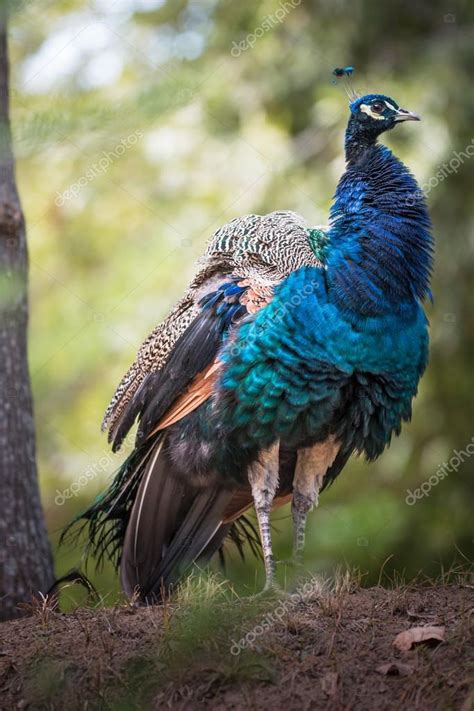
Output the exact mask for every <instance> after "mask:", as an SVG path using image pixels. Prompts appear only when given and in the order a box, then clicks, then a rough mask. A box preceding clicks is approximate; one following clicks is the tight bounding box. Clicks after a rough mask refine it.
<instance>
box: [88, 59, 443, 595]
mask: <svg viewBox="0 0 474 711" xmlns="http://www.w3.org/2000/svg"><path fill="white" fill-rule="evenodd" d="M351 71H352V70H351V69H350V68H347V69H344V70H339V69H338V70H335V73H336V75H337V76H345V77H347V76H349V75H350V73H351ZM347 91H348V94H349V120H348V124H347V129H346V133H345V158H346V169H345V172H344V173H343V175H342V177H341V178H340V180H339V183H338V185H337V189H336V192H335V196H334V200H333V204H332V207H331V210H330V215H329V222H328V226H327V227H325V228H321V227H317V228H309V227H308V225H307V223H306V222H305V220H304V219H303V218H302V217H301V216H299V215H297V214H295V213H294V212H291V211H279V212H272V213H270V214H268V215H263V216H261V215H253V214H252V215H246V216H245V217H240V218H236V219H234V220H232V221H231V222H229V223H228V224H226V225H224V226H223V227H222V228H220V229H219V230H217V232H216V233H215V234H214V235H213V237H212V238H211V240H210V242H209V245H208V247H207V250H206V252H205V254H204V256H203V257H202V259H201V261H200V263H199V266H198V270H197V273H196V276H195V277H194V279H193V281H192V283H191V284H190V286H189V288H188V289H187V291H186V292H185V294H184V296H183V298H182V299H181V300H180V301H179V302H178V304H177V305H176V307H175V308H174V309H173V310H172V312H171V313H170V315H169V316H168V317H167V318H166V319H165V321H164V322H163V323H161V324H160V325H159V326H157V328H155V330H154V331H153V332H152V333H151V334H150V336H149V337H148V338H147V340H146V341H145V342H144V344H143V345H142V347H141V348H140V350H139V352H138V355H137V358H136V360H135V362H134V363H133V364H132V366H131V367H130V369H129V370H128V372H127V374H126V375H125V376H124V378H123V380H122V381H121V383H120V384H119V386H118V389H117V391H116V393H115V395H114V397H113V399H112V401H111V403H110V405H109V407H108V409H107V411H106V413H105V417H104V421H103V428H104V429H108V436H109V441H110V442H111V443H112V448H113V450H114V451H116V450H118V449H119V448H120V446H121V444H122V443H123V441H124V438H125V437H126V435H127V434H128V432H129V431H130V429H131V427H132V426H133V424H134V423H135V422H136V421H138V430H137V434H136V439H135V446H134V449H133V451H132V453H131V454H130V455H129V456H128V457H127V459H126V460H125V461H124V463H123V465H122V466H121V467H120V469H119V471H118V473H117V475H116V477H115V479H114V480H113V482H112V484H111V486H110V488H109V489H108V490H107V491H106V492H105V493H104V494H103V495H102V496H100V497H99V498H98V499H97V500H96V501H95V502H94V503H93V504H92V505H91V507H90V508H89V509H88V510H87V511H85V512H84V513H83V514H82V515H81V517H80V518H81V520H82V523H83V526H85V527H86V528H87V529H88V541H89V547H90V551H91V552H92V553H93V554H94V555H96V556H97V557H98V558H99V559H100V558H101V557H103V556H108V557H109V558H110V559H111V560H113V562H114V563H115V564H116V566H117V567H118V568H119V570H120V580H121V585H122V588H123V590H124V592H125V593H126V594H127V595H128V596H134V599H137V600H138V601H139V602H142V603H146V604H148V603H153V602H157V601H159V600H160V599H162V598H163V596H164V595H166V594H167V593H168V591H170V590H171V589H173V587H174V586H176V584H177V583H178V581H179V580H180V579H181V577H182V575H183V574H184V573H185V571H186V570H187V569H188V568H189V567H190V566H191V565H192V564H193V563H194V562H204V561H207V560H209V559H210V558H211V557H212V556H213V555H214V554H216V553H217V552H220V551H221V550H222V546H223V543H224V541H225V539H226V538H228V537H230V538H232V539H233V540H234V541H235V542H236V543H237V545H239V546H240V548H242V545H243V541H244V540H245V538H247V539H248V540H249V541H250V543H251V544H252V545H254V546H255V542H256V533H258V534H259V541H260V543H261V551H262V555H263V561H264V566H265V576H266V582H265V589H271V588H273V587H274V586H275V585H276V583H275V559H274V556H273V552H272V540H271V529H270V513H271V511H272V509H275V508H276V507H278V506H281V505H283V504H285V503H287V502H289V501H291V512H292V520H293V530H294V534H293V556H294V558H295V560H296V561H301V559H302V555H303V551H304V542H305V529H306V520H307V515H308V512H309V511H310V510H311V509H312V508H313V507H314V506H315V505H316V504H317V503H318V497H319V494H320V492H322V491H323V490H324V489H325V488H326V487H327V486H328V485H329V484H330V483H331V482H333V481H334V479H335V478H336V477H337V476H338V474H339V473H340V472H341V471H342V469H343V468H344V466H345V465H346V463H347V461H348V460H349V458H350V457H351V455H356V454H360V455H364V456H365V457H366V458H367V460H369V461H373V460H375V459H376V458H377V457H378V456H379V455H380V454H381V453H382V452H383V450H384V449H385V448H386V447H387V446H388V445H389V443H390V441H391V438H392V436H393V435H398V434H399V433H400V431H401V426H402V423H403V422H406V421H408V420H409V419H410V417H411V412H412V401H413V399H414V397H415V396H416V394H417V388H418V383H419V380H420V378H421V376H422V374H423V372H424V370H425V368H426V365H427V361H428V341H429V337H428V321H427V318H426V315H425V312H424V308H423V304H424V302H425V301H426V299H427V298H430V296H431V292H430V275H431V269H432V259H433V239H432V236H431V224H430V219H429V215H428V211H427V206H426V203H425V200H424V197H423V195H422V193H421V191H420V190H419V187H418V184H417V182H416V180H415V178H414V177H413V175H412V174H411V173H410V171H409V170H408V168H407V167H406V166H405V165H404V164H403V163H402V162H401V161H400V160H399V159H398V158H397V157H396V156H394V155H393V153H392V152H391V151H390V150H389V149H388V148H387V147H386V146H385V145H383V144H381V143H379V142H378V138H379V137H380V136H381V135H382V134H383V133H384V132H385V131H388V130H391V129H393V128H394V127H395V126H396V125H397V124H398V123H401V122H405V121H418V120H419V116H417V115H416V114H415V113H412V112H410V111H407V110H405V109H402V108H400V107H399V105H398V103H397V102H396V101H395V100H394V99H392V98H390V97H389V96H385V95H383V94H376V93H374V94H367V95H365V96H359V95H358V94H357V93H356V92H355V90H354V89H353V88H352V87H351V86H350V87H349V88H348V90H347ZM252 506H254V507H255V511H256V517H257V523H258V532H257V529H255V528H253V526H252V524H251V523H250V522H249V520H248V519H247V518H246V516H245V514H246V512H247V511H248V510H249V509H250V508H251V507H252Z"/></svg>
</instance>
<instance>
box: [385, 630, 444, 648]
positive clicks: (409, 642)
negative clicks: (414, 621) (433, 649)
mask: <svg viewBox="0 0 474 711" xmlns="http://www.w3.org/2000/svg"><path fill="white" fill-rule="evenodd" d="M444 637H445V628H444V627H433V626H427V627H411V628H410V629H409V630H405V632H400V634H397V636H396V637H395V639H394V640H393V644H394V646H395V647H396V648H397V649H399V650H400V651H401V652H408V650H409V649H411V648H412V647H413V645H415V644H420V643H421V642H427V643H433V642H435V643H439V642H444Z"/></svg>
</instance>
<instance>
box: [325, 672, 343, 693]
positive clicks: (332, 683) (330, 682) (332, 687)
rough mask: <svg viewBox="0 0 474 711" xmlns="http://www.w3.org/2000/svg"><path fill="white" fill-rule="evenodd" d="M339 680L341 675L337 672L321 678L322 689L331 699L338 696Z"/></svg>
mask: <svg viewBox="0 0 474 711" xmlns="http://www.w3.org/2000/svg"><path fill="white" fill-rule="evenodd" d="M338 680H339V674H338V673H337V672H327V674H325V675H324V676H323V677H321V689H322V690H323V691H324V693H325V694H327V695H328V696H330V697H331V698H333V697H334V696H336V694H337V682H338Z"/></svg>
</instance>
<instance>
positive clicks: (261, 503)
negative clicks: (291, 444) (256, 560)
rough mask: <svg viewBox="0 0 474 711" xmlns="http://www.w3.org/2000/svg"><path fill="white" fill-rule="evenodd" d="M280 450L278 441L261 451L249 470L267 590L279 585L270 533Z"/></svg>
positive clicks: (265, 588)
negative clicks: (276, 578)
mask: <svg viewBox="0 0 474 711" xmlns="http://www.w3.org/2000/svg"><path fill="white" fill-rule="evenodd" d="M278 451H279V443H278V442H276V443H275V444H274V445H272V446H271V447H270V448H269V449H267V450H264V451H263V452H261V454H260V457H259V459H258V461H256V462H254V464H252V466H251V467H250V470H249V482H250V486H251V488H252V496H253V500H254V504H255V511H256V512H257V520H258V527H259V530H260V540H261V543H262V550H263V560H264V563H265V587H264V590H265V591H266V590H271V589H274V588H276V587H277V585H276V583H275V560H274V558H273V550H272V539H271V533H270V511H271V509H272V504H273V498H274V496H275V492H276V490H277V486H278V465H279V460H278Z"/></svg>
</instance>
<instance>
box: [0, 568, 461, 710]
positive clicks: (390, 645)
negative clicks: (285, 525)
mask: <svg viewBox="0 0 474 711" xmlns="http://www.w3.org/2000/svg"><path fill="white" fill-rule="evenodd" d="M308 586H309V587H308ZM472 609H473V586H470V585H467V584H462V585H461V584H460V585H449V586H428V587H420V586H416V587H404V588H398V589H394V590H386V589H383V588H380V587H379V588H371V589H361V588H358V587H355V586H353V585H345V586H344V585H343V586H339V588H338V589H332V590H331V591H328V590H326V589H324V586H322V585H321V584H320V583H316V582H315V581H314V580H313V581H311V580H310V581H309V582H306V583H305V584H304V586H301V587H300V588H299V589H297V592H296V593H295V594H293V595H291V596H289V597H282V598H274V599H257V600H255V599H254V600H253V601H249V600H247V601H246V600H229V599H221V598H220V597H219V595H217V596H216V594H215V592H214V593H213V594H209V593H208V592H207V593H206V594H205V595H204V596H203V595H201V596H199V595H196V594H195V592H194V593H193V594H192V595H191V594H189V591H188V594H187V597H186V596H184V597H182V598H181V600H180V601H178V602H177V603H176V604H173V605H171V604H170V605H166V606H164V607H153V608H139V609H136V608H133V607H130V606H126V605H124V606H122V607H116V608H99V609H84V608H82V609H78V610H76V611H75V612H74V613H71V614H61V613H58V612H55V611H52V610H50V609H49V608H47V607H46V608H42V609H38V611H36V612H35V613H34V614H33V615H32V616H30V617H27V618H23V619H19V620H15V621H12V622H7V623H4V624H3V625H0V670H1V677H0V694H1V708H4V709H23V708H31V709H36V708H38V709H40V708H44V709H63V708H71V709H90V708H93V709H95V708H104V709H106V708H109V709H110V708H112V709H129V708H130V709H133V708H141V709H143V708H167V707H170V708H176V709H180V708H183V709H194V708H196V709H198V708H202V707H203V705H205V706H207V707H209V708H212V709H240V708H274V709H284V710H285V711H290V710H292V709H298V711H299V710H300V709H327V708H331V709H372V708H373V709H397V710H398V709H427V710H428V709H429V710H430V711H433V710H436V709H440V710H441V709H462V711H470V710H471V709H472V708H473V705H474V703H473V702H474V695H473V694H472V687H471V691H470V687H469V669H471V672H472V656H471V658H470V659H469V653H471V655H472V645H471V646H470V641H472V637H470V629H469V622H470V613H472ZM419 627H421V628H424V629H423V630H422V631H421V632H420V631H418V632H416V633H415V634H414V635H411V633H410V635H411V636H410V635H408V636H407V635H405V636H404V640H403V641H404V642H405V647H410V646H411V648H410V649H408V650H407V651H402V650H401V649H399V648H398V647H397V646H395V645H394V640H395V639H396V637H397V635H398V634H399V633H401V632H404V631H407V630H410V629H412V628H419ZM429 627H433V628H435V632H434V633H430V631H429V630H428V631H427V628H429ZM412 637H413V639H412ZM419 637H422V638H423V637H426V639H424V640H422V641H417V639H418V638H419ZM400 646H403V643H402V644H401V645H400Z"/></svg>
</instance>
